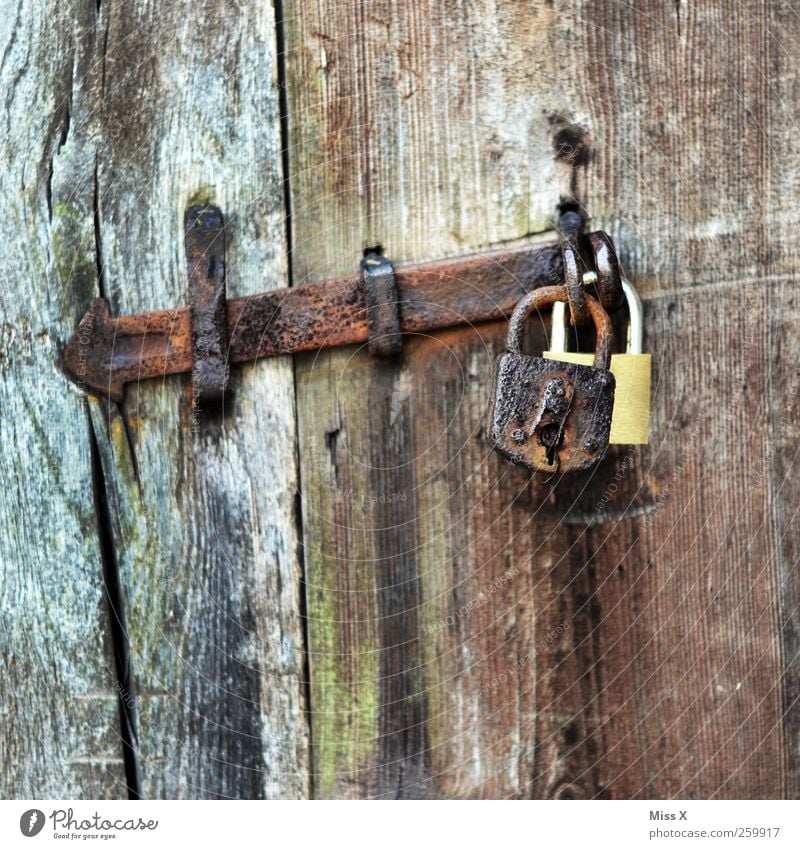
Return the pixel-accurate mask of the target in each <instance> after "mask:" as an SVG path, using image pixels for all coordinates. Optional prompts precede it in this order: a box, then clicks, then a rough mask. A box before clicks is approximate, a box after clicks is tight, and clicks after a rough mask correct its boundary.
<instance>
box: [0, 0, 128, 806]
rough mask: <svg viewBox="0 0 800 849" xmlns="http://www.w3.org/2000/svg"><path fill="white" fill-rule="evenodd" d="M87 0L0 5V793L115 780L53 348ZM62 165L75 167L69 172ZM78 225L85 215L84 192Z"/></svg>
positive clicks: (68, 301) (70, 304) (113, 745)
mask: <svg viewBox="0 0 800 849" xmlns="http://www.w3.org/2000/svg"><path fill="white" fill-rule="evenodd" d="M93 5H94V4H87V3H77V2H65V3H59V4H57V5H54V4H52V3H46V2H36V0H32V2H26V3H21V4H18V5H17V6H16V8H14V9H12V8H8V7H7V8H5V9H4V13H3V15H2V19H0V55H1V56H2V64H1V65H0V87H1V88H2V90H3V92H4V93H5V110H4V111H3V118H2V119H0V136H1V137H2V139H3V143H2V148H1V149H0V162H1V163H2V173H3V179H2V182H0V198H2V201H1V203H2V209H3V214H2V217H0V230H1V231H2V244H3V250H2V255H0V265H1V267H2V278H3V286H2V290H0V304H1V305H2V325H1V326H0V333H1V334H2V335H1V337H0V410H2V415H0V481H2V490H3V497H2V498H0V569H1V570H2V576H1V577H0V716H2V720H1V721H0V726H1V727H2V733H1V734H0V796H2V797H4V798H31V797H33V798H36V797H38V798H61V797H75V798H105V797H112V798H113V797H121V798H124V797H125V796H126V795H127V791H126V784H125V773H124V768H123V762H122V748H121V745H120V739H119V721H118V714H117V710H118V708H117V687H116V684H117V673H116V669H115V666H114V660H113V652H112V648H111V645H110V641H109V629H108V614H107V605H106V599H105V593H104V583H103V564H102V561H101V555H100V548H99V544H98V534H97V527H96V519H95V510H94V504H93V492H92V471H91V457H90V441H89V427H88V419H87V415H86V410H85V409H84V403H83V401H82V399H81V396H80V393H79V392H78V391H77V390H76V389H75V388H74V387H73V386H72V385H71V384H69V383H68V382H67V381H66V380H65V379H64V378H63V377H62V376H61V374H60V373H59V372H58V370H57V369H56V366H55V360H56V357H57V355H58V352H59V350H60V349H61V347H62V346H63V345H64V343H65V341H66V340H67V338H68V337H69V336H70V335H71V333H72V332H73V330H74V328H75V324H76V321H77V320H78V318H79V316H80V311H81V307H82V305H83V303H85V302H86V301H87V300H88V299H89V298H90V297H91V296H92V295H93V294H96V290H95V284H94V261H93V249H94V244H93V241H92V240H90V241H89V242H88V243H81V242H80V241H79V242H77V243H76V242H75V241H74V240H73V239H72V238H71V235H72V234H71V232H70V225H71V219H70V217H69V215H68V214H65V213H64V210H62V208H61V204H62V203H63V202H65V201H66V200H67V198H68V196H69V195H70V194H71V192H72V187H70V185H69V180H68V179H65V169H66V170H71V169H72V165H73V157H72V141H71V139H70V135H69V108H70V97H71V95H72V87H73V73H74V68H75V65H76V63H77V64H81V63H82V62H83V60H84V59H85V58H86V40H85V39H86V35H87V33H88V35H89V37H91V32H92V27H93V23H94V9H93ZM73 176H74V174H73ZM88 214H89V229H90V231H91V207H90V208H89V211H88Z"/></svg>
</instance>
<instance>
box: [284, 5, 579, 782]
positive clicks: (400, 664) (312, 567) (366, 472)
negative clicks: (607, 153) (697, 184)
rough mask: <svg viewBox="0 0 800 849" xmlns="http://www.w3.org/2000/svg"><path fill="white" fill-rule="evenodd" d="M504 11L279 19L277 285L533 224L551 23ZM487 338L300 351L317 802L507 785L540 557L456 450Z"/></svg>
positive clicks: (473, 243)
mask: <svg viewBox="0 0 800 849" xmlns="http://www.w3.org/2000/svg"><path fill="white" fill-rule="evenodd" d="M522 5H523V4H508V3H506V4H500V7H499V9H498V8H497V4H486V3H477V4H471V5H470V6H469V7H467V6H464V5H462V4H457V3H446V4H444V5H441V4H433V3H409V4H389V3H383V2H379V3H369V4H364V3H354V4H345V5H342V4H336V3H332V2H323V3H313V4H312V3H305V2H302V3H299V4H297V5H296V7H295V14H294V15H293V16H292V17H290V18H289V19H288V21H287V32H288V35H287V46H288V50H287V80H288V95H289V104H290V126H289V132H290V141H291V145H290V151H291V157H290V175H291V184H292V204H293V207H292V208H293V222H294V242H293V243H294V253H293V270H294V276H295V280H297V281H302V280H304V279H313V278H314V277H318V276H320V275H325V274H335V273H345V272H347V271H349V270H350V269H352V268H355V267H356V265H357V263H358V259H359V256H360V252H361V250H362V248H364V247H365V246H366V245H369V244H375V243H381V244H383V245H384V247H385V249H386V251H387V253H388V255H389V256H390V257H392V258H393V259H395V260H397V261H414V260H420V259H425V258H432V257H439V256H446V255H457V254H460V253H466V252H469V251H471V250H474V249H477V248H480V247H484V246H488V245H490V244H499V243H502V242H505V241H508V240H514V239H519V238H521V237H523V236H526V235H528V234H531V233H536V232H540V231H543V230H544V229H545V228H546V227H547V226H548V225H549V220H550V216H551V215H552V214H553V212H554V210H555V207H556V204H557V202H558V200H559V195H560V193H561V192H567V191H568V190H569V187H570V183H571V181H572V176H573V175H572V171H571V169H570V168H568V167H564V164H563V163H562V162H560V161H559V159H558V156H554V154H553V148H552V144H553V141H552V138H551V136H552V133H553V127H554V126H556V125H557V127H561V124H559V120H560V119H556V118H554V117H553V116H549V117H548V114H546V112H545V110H543V109H541V108H537V106H538V104H536V103H535V105H534V106H533V107H532V106H531V97H532V93H535V91H536V90H537V83H536V81H537V79H540V82H539V83H538V86H539V90H541V86H542V85H543V84H544V83H543V82H541V75H542V74H543V73H545V72H546V71H548V72H553V71H555V67H556V63H555V61H551V60H550V59H548V58H547V56H546V53H545V51H544V50H543V48H544V45H545V44H546V43H547V40H548V38H549V37H550V35H549V34H550V32H551V30H552V27H553V26H554V25H555V23H554V17H553V15H552V13H551V12H550V11H549V10H548V9H545V8H531V7H530V5H529V4H524V5H525V7H526V8H525V9H522V8H520V7H521V6H522ZM489 22H490V23H489ZM522 32H524V33H525V39H526V40H521V36H520V33H522ZM549 78H550V79H552V73H551V74H550V77H549ZM531 115H535V116H536V120H531V117H530V116H531ZM562 123H563V122H562ZM563 147H564V145H563V143H561V142H559V148H558V149H559V150H561V151H562V153H563V150H562V149H563ZM533 174H535V175H536V179H533V177H532V176H531V175H533ZM503 341H504V329H503V328H502V327H497V326H495V327H493V328H488V329H485V330H481V332H480V335H479V334H477V333H470V334H464V333H463V332H461V333H459V332H455V333H452V332H449V333H443V334H437V335H436V338H435V339H426V338H416V339H411V340H409V341H408V342H407V343H406V347H405V354H404V357H403V359H402V360H400V361H398V362H394V363H386V364H381V363H376V362H373V361H371V360H370V359H369V358H368V357H367V356H366V354H365V352H363V351H360V352H358V353H353V352H349V353H327V352H326V353H325V354H324V355H320V356H318V357H308V358H305V359H302V358H301V359H300V365H299V368H298V416H299V425H300V452H301V467H302V479H303V494H304V547H305V563H306V570H307V582H308V588H309V597H308V611H309V632H310V646H311V670H312V676H311V677H312V706H313V709H314V713H313V716H314V726H313V740H314V757H315V759H314V770H315V782H316V783H315V791H316V793H317V794H318V795H321V796H337V795H346V796H426V795H430V796H442V795H445V796H522V795H527V794H530V792H531V789H530V784H531V776H532V773H533V754H534V749H535V745H536V743H535V723H534V719H535V712H534V703H535V693H534V681H535V677H536V676H535V665H536V664H535V663H534V662H533V660H532V659H533V656H534V653H535V648H536V646H537V645H538V644H539V643H540V642H543V641H545V640H547V639H548V634H549V630H545V631H543V632H542V633H540V631H541V630H542V629H541V626H540V622H539V621H537V620H536V610H535V607H536V605H535V604H534V599H533V597H532V592H533V585H534V583H535V579H534V575H535V574H536V572H535V569H536V568H537V564H538V563H539V562H540V561H544V560H548V561H549V560H550V559H552V558H553V557H554V555H555V553H556V552H558V551H559V550H560V548H561V546H560V543H559V541H558V538H557V537H556V541H555V542H554V543H553V544H550V542H547V543H546V544H545V545H544V546H543V547H542V548H541V549H532V547H531V544H530V540H529V539H528V538H527V529H529V528H530V527H531V517H530V515H529V514H528V506H527V505H529V499H528V498H525V499H524V501H525V505H526V506H521V505H519V504H517V500H516V499H515V496H516V495H518V491H514V490H509V491H503V490H502V489H500V488H498V487H497V486H496V481H495V478H494V475H495V474H496V473H497V472H498V471H502V474H503V475H504V476H506V475H507V474H509V470H508V469H506V468H505V467H502V469H501V467H500V466H499V461H498V460H497V458H495V457H494V456H493V455H491V454H489V455H487V451H486V446H485V444H484V443H483V441H482V440H481V438H480V429H481V425H482V415H483V411H484V409H485V405H486V400H487V398H488V381H489V378H490V372H491V362H492V356H493V354H494V352H496V351H498V350H499V349H500V347H501V346H502V343H503ZM489 470H491V473H490V471H489ZM510 474H511V475H512V477H514V476H515V475H516V473H515V472H510ZM516 479H517V481H518V482H519V478H518V476H517V478H516ZM526 487H527V484H525V485H524V488H526ZM515 505H517V506H515ZM550 524H551V525H554V526H555V525H556V524H557V523H555V522H552V521H551V523H550ZM562 536H563V535H562ZM517 596H520V602H519V605H517V604H516V603H515V602H514V599H515V598H516V597H517ZM556 624H558V623H553V625H552V627H553V628H554V627H555V625H556ZM550 627H551V625H550V623H548V625H547V628H548V629H550ZM556 638H558V639H559V640H564V639H566V636H565V629H562V630H560V631H559V632H558V634H555V633H554V635H552V636H550V637H549V639H550V641H551V642H552V641H553V640H555V639H556ZM547 645H550V643H547ZM515 663H519V675H518V676H517V675H514V676H512V677H513V678H514V682H513V683H511V682H510V679H509V676H508V674H507V673H508V670H509V669H510V668H511V667H512V666H513V665H514V664H515ZM501 679H502V680H503V681H504V683H503V689H502V692H500V693H498V682H500V680H501ZM517 679H519V682H518V680H517ZM498 729H500V730H499V731H498Z"/></svg>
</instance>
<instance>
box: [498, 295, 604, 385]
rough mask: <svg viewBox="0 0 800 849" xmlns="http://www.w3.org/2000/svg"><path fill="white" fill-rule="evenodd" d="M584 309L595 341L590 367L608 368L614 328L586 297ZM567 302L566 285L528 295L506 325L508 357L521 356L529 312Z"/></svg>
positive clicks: (597, 305) (592, 300) (594, 303)
mask: <svg viewBox="0 0 800 849" xmlns="http://www.w3.org/2000/svg"><path fill="white" fill-rule="evenodd" d="M585 298H586V308H587V309H588V311H589V315H590V316H591V318H592V321H593V322H594V328H595V331H596V334H597V342H596V343H595V349H594V367H595V368H601V369H608V367H609V364H610V362H611V346H612V343H613V341H614V328H613V325H612V324H611V317H610V316H609V314H608V313H607V312H606V311H605V310H604V309H603V308H602V307H601V306H600V302H599V301H598V300H596V299H595V298H593V297H592V296H591V295H589V294H587V295H586V296H585ZM566 300H567V287H566V286H544V287H542V288H541V289H534V290H533V291H532V292H528V294H527V295H525V297H524V298H522V300H521V301H520V302H519V303H518V304H517V305H516V307H515V308H514V312H513V313H512V314H511V318H510V319H509V322H508V339H507V341H506V348H507V350H508V351H509V352H510V353H512V354H521V353H522V350H521V349H522V329H523V327H524V326H525V322H526V321H527V319H528V316H529V315H530V314H531V312H533V310H537V311H538V310H541V309H542V307H546V306H549V305H550V304H552V303H554V302H556V301H566Z"/></svg>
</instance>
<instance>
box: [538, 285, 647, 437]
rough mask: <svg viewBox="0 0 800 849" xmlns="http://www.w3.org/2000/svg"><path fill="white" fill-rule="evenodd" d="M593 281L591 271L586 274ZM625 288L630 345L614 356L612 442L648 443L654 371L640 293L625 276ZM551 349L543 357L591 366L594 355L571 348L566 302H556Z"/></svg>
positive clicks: (612, 364) (612, 367)
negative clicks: (647, 351) (645, 340)
mask: <svg viewBox="0 0 800 849" xmlns="http://www.w3.org/2000/svg"><path fill="white" fill-rule="evenodd" d="M584 282H586V283H588V282H591V274H585V275H584ZM622 289H623V291H624V293H625V300H626V302H627V304H628V313H629V315H630V319H629V322H628V344H627V350H626V352H625V353H624V354H614V355H613V356H612V357H611V373H612V374H613V375H614V377H615V378H616V380H617V388H616V391H615V393H614V413H613V415H612V417H611V435H610V437H609V445H647V443H648V442H649V440H650V373H651V370H652V357H651V356H650V354H644V353H642V338H643V336H644V331H643V324H644V313H643V310H642V301H641V299H640V298H639V293H638V292H637V291H636V289H634V288H633V286H632V285H631V284H630V283H629V282H628V281H627V280H626V279H625V278H623V279H622ZM551 328H552V329H551V335H550V350H549V351H545V352H544V353H543V354H542V356H543V357H545V358H546V359H548V360H559V361H560V362H568V363H578V364H581V365H589V364H590V363H591V362H592V354H579V353H577V352H574V351H567V318H566V304H565V303H564V302H558V303H555V304H553V318H552V324H551Z"/></svg>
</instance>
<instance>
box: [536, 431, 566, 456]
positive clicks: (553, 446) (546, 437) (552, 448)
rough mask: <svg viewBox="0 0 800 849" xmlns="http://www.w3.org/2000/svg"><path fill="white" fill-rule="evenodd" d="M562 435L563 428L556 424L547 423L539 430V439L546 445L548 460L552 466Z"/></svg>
mask: <svg viewBox="0 0 800 849" xmlns="http://www.w3.org/2000/svg"><path fill="white" fill-rule="evenodd" d="M562 437H563V432H562V429H561V428H560V427H559V426H558V425H556V424H549V425H545V426H544V427H543V428H542V429H541V431H540V432H539V441H540V442H541V443H542V445H544V447H545V455H546V457H547V462H548V464H549V465H551V466H552V465H553V464H554V463H555V459H556V451H558V445H559V443H560V442H561V439H562Z"/></svg>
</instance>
